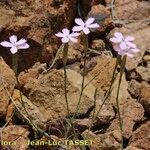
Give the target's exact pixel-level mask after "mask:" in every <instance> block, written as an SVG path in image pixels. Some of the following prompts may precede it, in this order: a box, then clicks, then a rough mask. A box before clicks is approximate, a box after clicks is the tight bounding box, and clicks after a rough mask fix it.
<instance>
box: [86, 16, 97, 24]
mask: <svg viewBox="0 0 150 150" xmlns="http://www.w3.org/2000/svg"><path fill="white" fill-rule="evenodd" d="M94 21H95V18H92V17H90V18H88V19H87V20H86V22H85V24H86V25H90V24H92V23H93V22H94Z"/></svg>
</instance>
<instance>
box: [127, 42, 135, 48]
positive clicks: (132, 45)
mask: <svg viewBox="0 0 150 150" xmlns="http://www.w3.org/2000/svg"><path fill="white" fill-rule="evenodd" d="M126 44H127V45H128V46H129V47H131V48H136V44H134V43H132V42H126Z"/></svg>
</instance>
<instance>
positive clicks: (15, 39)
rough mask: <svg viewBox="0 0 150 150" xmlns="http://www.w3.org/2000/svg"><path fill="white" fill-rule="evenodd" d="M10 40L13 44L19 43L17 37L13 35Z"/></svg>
mask: <svg viewBox="0 0 150 150" xmlns="http://www.w3.org/2000/svg"><path fill="white" fill-rule="evenodd" d="M9 40H10V42H11V43H13V44H14V43H16V42H17V36H16V35H12V36H11V37H9Z"/></svg>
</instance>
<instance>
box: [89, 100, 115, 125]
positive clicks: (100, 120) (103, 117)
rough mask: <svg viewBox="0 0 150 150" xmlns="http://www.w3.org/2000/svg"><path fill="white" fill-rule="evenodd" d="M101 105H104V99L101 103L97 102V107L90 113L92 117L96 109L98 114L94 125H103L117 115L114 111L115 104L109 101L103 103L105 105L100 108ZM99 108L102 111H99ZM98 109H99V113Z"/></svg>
mask: <svg viewBox="0 0 150 150" xmlns="http://www.w3.org/2000/svg"><path fill="white" fill-rule="evenodd" d="M97 100H98V99H97ZM101 105H102V101H101V103H100V104H98V103H97V102H96V108H95V110H93V111H92V112H91V114H90V116H91V118H92V117H93V113H94V111H95V115H97V117H96V118H95V120H94V125H95V126H102V125H104V124H108V123H110V122H111V121H112V120H113V118H114V117H115V111H114V109H113V106H112V105H111V104H109V103H108V102H106V103H105V104H104V105H103V107H102V108H101V109H100V107H101ZM99 109H100V111H99ZM98 111H99V113H98ZM97 113H98V114H97ZM94 117H95V116H94Z"/></svg>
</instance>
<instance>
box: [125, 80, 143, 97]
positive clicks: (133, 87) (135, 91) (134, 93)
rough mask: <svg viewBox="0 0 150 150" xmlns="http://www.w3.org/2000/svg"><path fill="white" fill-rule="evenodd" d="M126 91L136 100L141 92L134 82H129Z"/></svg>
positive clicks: (139, 85) (137, 83)
mask: <svg viewBox="0 0 150 150" xmlns="http://www.w3.org/2000/svg"><path fill="white" fill-rule="evenodd" d="M128 91H129V93H130V94H131V96H132V97H134V98H137V97H138V96H139V95H140V92H141V84H140V83H139V82H137V81H136V80H134V79H133V80H131V81H130V82H129V85H128Z"/></svg>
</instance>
